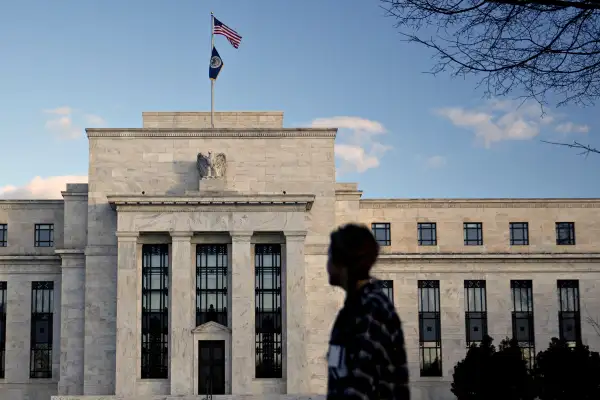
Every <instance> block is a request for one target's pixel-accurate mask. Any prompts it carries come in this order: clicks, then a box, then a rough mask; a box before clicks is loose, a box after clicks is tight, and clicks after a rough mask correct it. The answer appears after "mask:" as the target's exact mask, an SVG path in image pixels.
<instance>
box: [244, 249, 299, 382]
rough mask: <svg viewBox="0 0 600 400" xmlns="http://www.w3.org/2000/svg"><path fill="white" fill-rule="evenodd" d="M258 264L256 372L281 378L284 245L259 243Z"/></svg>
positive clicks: (255, 259)
mask: <svg viewBox="0 0 600 400" xmlns="http://www.w3.org/2000/svg"><path fill="white" fill-rule="evenodd" d="M254 262H255V268H254V274H255V278H256V282H255V287H256V292H255V302H256V315H255V317H256V335H255V342H256V371H255V373H256V377H257V378H281V377H282V336H281V316H282V312H281V245H280V244H266V245H265V244H257V245H256V246H255V248H254ZM292 306H293V305H292Z"/></svg>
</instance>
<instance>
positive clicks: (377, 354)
mask: <svg viewBox="0 0 600 400" xmlns="http://www.w3.org/2000/svg"><path fill="white" fill-rule="evenodd" d="M327 359H328V364H329V366H328V370H329V373H328V375H329V376H328V384H327V399H328V400H336V399H356V400H372V399H380V400H383V399H389V400H409V399H410V390H409V387H408V368H407V365H406V350H405V348H404V334H403V332H402V326H401V323H400V318H399V317H398V314H397V313H396V310H395V308H394V305H393V304H392V302H391V300H390V299H389V298H388V297H387V295H386V294H385V293H384V292H383V291H382V289H381V284H380V282H378V281H376V280H373V281H371V282H369V283H367V284H365V285H364V286H362V287H361V288H360V289H359V291H358V292H357V293H354V294H353V295H352V296H348V298H347V299H346V302H345V303H344V307H343V308H342V309H341V310H340V312H339V314H338V316H337V318H336V320H335V323H334V325H333V330H332V332H331V338H330V341H329V352H328V354H327Z"/></svg>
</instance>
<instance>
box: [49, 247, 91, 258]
mask: <svg viewBox="0 0 600 400" xmlns="http://www.w3.org/2000/svg"><path fill="white" fill-rule="evenodd" d="M54 252H55V253H56V254H58V255H59V256H61V257H63V258H64V257H83V256H85V250H83V249H56V250H54Z"/></svg>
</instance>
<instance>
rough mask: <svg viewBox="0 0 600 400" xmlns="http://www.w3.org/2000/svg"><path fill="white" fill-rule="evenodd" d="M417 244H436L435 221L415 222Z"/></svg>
mask: <svg viewBox="0 0 600 400" xmlns="http://www.w3.org/2000/svg"><path fill="white" fill-rule="evenodd" d="M417 235H418V238H419V239H418V240H419V246H436V245H437V231H436V225H435V222H419V223H418V224H417Z"/></svg>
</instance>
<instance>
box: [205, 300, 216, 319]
mask: <svg viewBox="0 0 600 400" xmlns="http://www.w3.org/2000/svg"><path fill="white" fill-rule="evenodd" d="M206 319H207V321H206V322H208V321H214V322H219V321H217V311H216V310H215V306H213V305H212V304H211V305H210V306H208V312H207V313H206Z"/></svg>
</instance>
